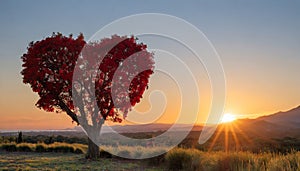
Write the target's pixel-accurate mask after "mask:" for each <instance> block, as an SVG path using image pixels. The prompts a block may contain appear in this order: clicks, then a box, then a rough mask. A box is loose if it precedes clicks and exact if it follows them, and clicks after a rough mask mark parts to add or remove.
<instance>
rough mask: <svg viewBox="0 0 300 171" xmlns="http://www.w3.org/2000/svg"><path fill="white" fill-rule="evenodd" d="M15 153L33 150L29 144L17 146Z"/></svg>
mask: <svg viewBox="0 0 300 171" xmlns="http://www.w3.org/2000/svg"><path fill="white" fill-rule="evenodd" d="M17 151H20V152H32V151H33V149H32V148H31V146H30V145H29V144H20V145H17Z"/></svg>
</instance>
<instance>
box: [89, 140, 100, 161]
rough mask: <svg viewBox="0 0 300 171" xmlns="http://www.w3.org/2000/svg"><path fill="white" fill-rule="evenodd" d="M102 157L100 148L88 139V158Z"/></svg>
mask: <svg viewBox="0 0 300 171" xmlns="http://www.w3.org/2000/svg"><path fill="white" fill-rule="evenodd" d="M99 156H100V151H99V146H98V145H97V144H95V143H94V142H93V141H92V140H91V139H90V138H89V137H88V150H87V154H86V158H88V159H97V158H99Z"/></svg>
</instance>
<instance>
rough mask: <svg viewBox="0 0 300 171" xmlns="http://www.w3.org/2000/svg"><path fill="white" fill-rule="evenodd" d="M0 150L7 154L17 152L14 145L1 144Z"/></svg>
mask: <svg viewBox="0 0 300 171" xmlns="http://www.w3.org/2000/svg"><path fill="white" fill-rule="evenodd" d="M1 148H2V149H3V150H5V151H8V152H14V151H17V146H16V144H2V146H1Z"/></svg>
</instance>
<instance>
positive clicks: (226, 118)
mask: <svg viewBox="0 0 300 171" xmlns="http://www.w3.org/2000/svg"><path fill="white" fill-rule="evenodd" d="M234 120H236V117H235V116H234V115H233V114H231V113H225V114H224V116H223V118H222V121H221V122H222V123H227V122H232V121H234Z"/></svg>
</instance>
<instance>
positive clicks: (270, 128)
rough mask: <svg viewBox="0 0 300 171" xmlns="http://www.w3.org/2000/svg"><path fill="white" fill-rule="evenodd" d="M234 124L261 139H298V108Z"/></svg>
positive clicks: (299, 130)
mask: <svg viewBox="0 0 300 171" xmlns="http://www.w3.org/2000/svg"><path fill="white" fill-rule="evenodd" d="M235 122H236V124H237V125H239V127H240V129H241V130H243V131H244V132H246V133H249V134H251V133H253V134H256V135H259V136H262V137H283V136H292V137H295V136H296V137H300V106H298V107H296V108H294V109H291V110H289V111H285V112H277V113H274V114H271V115H267V116H262V117H259V118H256V119H241V120H237V121H235Z"/></svg>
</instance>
